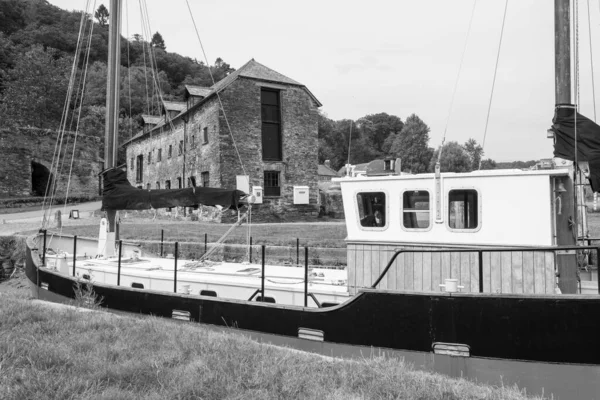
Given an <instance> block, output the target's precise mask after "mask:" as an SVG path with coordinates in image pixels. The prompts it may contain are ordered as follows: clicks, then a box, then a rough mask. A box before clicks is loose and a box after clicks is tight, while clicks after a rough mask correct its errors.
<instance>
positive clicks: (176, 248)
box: [173, 242, 179, 293]
mask: <svg viewBox="0 0 600 400" xmlns="http://www.w3.org/2000/svg"><path fill="white" fill-rule="evenodd" d="M178 252H179V242H175V268H174V270H175V272H174V274H175V278H174V279H173V292H174V293H177V253H178Z"/></svg>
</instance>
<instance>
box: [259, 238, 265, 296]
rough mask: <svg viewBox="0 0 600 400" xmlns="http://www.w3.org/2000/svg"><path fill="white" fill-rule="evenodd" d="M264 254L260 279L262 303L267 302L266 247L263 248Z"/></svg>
mask: <svg viewBox="0 0 600 400" xmlns="http://www.w3.org/2000/svg"><path fill="white" fill-rule="evenodd" d="M261 252H262V276H261V277H260V295H261V297H262V301H265V245H264V244H263V245H262V247H261Z"/></svg>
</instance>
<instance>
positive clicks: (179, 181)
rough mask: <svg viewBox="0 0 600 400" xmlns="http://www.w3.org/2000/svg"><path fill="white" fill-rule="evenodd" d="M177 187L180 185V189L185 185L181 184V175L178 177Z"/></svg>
mask: <svg viewBox="0 0 600 400" xmlns="http://www.w3.org/2000/svg"><path fill="white" fill-rule="evenodd" d="M177 187H178V188H179V189H181V188H182V187H183V186H181V177H178V178H177Z"/></svg>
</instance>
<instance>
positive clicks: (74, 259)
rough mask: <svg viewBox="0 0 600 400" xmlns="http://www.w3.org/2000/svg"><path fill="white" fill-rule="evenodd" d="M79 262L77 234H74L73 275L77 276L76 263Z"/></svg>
mask: <svg viewBox="0 0 600 400" xmlns="http://www.w3.org/2000/svg"><path fill="white" fill-rule="evenodd" d="M76 262H77V235H75V236H73V276H75V263H76Z"/></svg>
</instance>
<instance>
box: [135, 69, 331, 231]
mask: <svg viewBox="0 0 600 400" xmlns="http://www.w3.org/2000/svg"><path fill="white" fill-rule="evenodd" d="M217 94H218V95H219V96H217ZM221 104H222V108H223V110H224V111H225V112H223V110H222V109H221ZM320 106H321V103H320V102H319V101H318V100H317V99H316V98H315V96H314V95H313V94H312V93H311V92H310V91H309V90H308V89H307V88H306V86H304V85H302V84H300V83H298V82H296V81H294V80H293V79H290V78H288V77H286V76H284V75H282V74H280V73H278V72H276V71H273V70H272V69H269V68H267V67H266V66H264V65H262V64H260V63H258V62H256V61H254V60H250V61H249V62H248V63H246V64H245V65H244V66H242V67H241V68H240V69H238V70H237V71H235V72H233V73H231V74H230V75H229V76H227V77H226V78H224V79H223V80H221V81H219V82H217V83H216V84H215V85H213V86H212V87H209V88H206V87H197V86H186V91H185V102H164V104H163V110H162V115H161V116H160V118H156V117H153V116H144V128H143V130H142V131H140V132H139V133H138V134H137V135H136V136H134V137H133V138H132V139H131V140H129V141H128V142H126V143H125V146H126V153H127V175H128V179H129V181H130V182H132V184H134V185H136V186H138V187H142V188H152V189H155V188H161V189H162V188H182V187H186V186H211V187H224V188H234V187H238V188H240V189H243V190H249V191H252V188H255V189H259V188H261V190H262V192H263V193H264V196H263V204H259V205H257V206H256V207H255V208H254V210H255V212H256V214H254V215H256V216H258V217H259V218H261V216H262V217H263V218H264V219H268V217H269V215H273V216H274V215H278V216H280V217H282V218H284V219H296V218H303V217H306V216H315V215H317V213H318V211H319V195H318V188H317V181H318V171H317V168H318V167H317V166H318V157H317V155H318V154H317V153H318V133H317V112H318V111H317V110H318V108H319V107H320ZM240 160H241V162H240ZM240 176H248V178H249V188H247V187H246V188H244V187H243V186H244V185H238V182H244V179H243V178H240ZM295 188H296V201H294V197H295V196H294V191H295ZM306 189H307V190H306ZM307 191H308V193H307ZM306 194H308V198H307V199H300V198H301V197H302V195H306ZM299 199H300V200H301V201H298V200H299ZM302 200H305V201H302ZM299 203H304V204H299Z"/></svg>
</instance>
